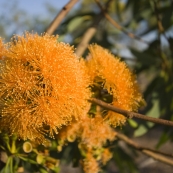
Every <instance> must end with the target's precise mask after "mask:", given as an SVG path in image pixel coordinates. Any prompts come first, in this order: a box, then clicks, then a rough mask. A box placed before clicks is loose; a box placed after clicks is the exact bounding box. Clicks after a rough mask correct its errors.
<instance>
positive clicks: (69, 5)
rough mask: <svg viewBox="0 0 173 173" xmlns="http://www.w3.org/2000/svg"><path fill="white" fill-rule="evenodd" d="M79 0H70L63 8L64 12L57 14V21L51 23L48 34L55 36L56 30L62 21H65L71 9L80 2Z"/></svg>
mask: <svg viewBox="0 0 173 173" xmlns="http://www.w3.org/2000/svg"><path fill="white" fill-rule="evenodd" d="M78 1H79V0H70V1H69V2H68V3H67V4H66V5H65V6H64V7H63V8H62V10H61V11H60V12H59V13H58V14H57V16H56V17H55V19H54V20H53V21H52V22H51V24H50V25H49V27H48V28H47V29H46V31H45V32H46V33H48V34H50V35H51V34H53V33H54V31H55V30H56V28H57V27H58V26H59V24H60V23H61V21H62V20H63V19H64V17H65V16H66V14H67V13H68V12H69V11H70V9H71V8H72V7H73V6H74V5H75V4H76V3H77V2H78Z"/></svg>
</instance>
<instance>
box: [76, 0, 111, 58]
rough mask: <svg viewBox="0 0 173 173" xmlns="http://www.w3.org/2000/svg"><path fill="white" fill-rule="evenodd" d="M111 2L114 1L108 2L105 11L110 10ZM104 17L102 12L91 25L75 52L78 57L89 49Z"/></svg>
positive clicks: (109, 0)
mask: <svg viewBox="0 0 173 173" xmlns="http://www.w3.org/2000/svg"><path fill="white" fill-rule="evenodd" d="M111 1H112V0H108V1H107V3H106V5H105V8H104V10H105V11H107V10H108V7H109V5H110V2H111ZM103 17H104V15H103V13H102V12H100V14H98V16H97V17H96V19H95V20H94V21H93V23H92V24H91V26H90V27H89V28H88V29H87V31H86V32H85V34H84V36H83V37H82V40H81V42H80V43H79V44H78V46H77V48H76V51H75V53H76V55H78V56H79V57H80V56H82V55H83V53H84V52H85V50H86V48H87V47H88V43H89V42H90V40H91V39H92V37H93V36H94V35H95V33H96V31H97V27H98V24H99V23H100V21H101V19H102V18H103Z"/></svg>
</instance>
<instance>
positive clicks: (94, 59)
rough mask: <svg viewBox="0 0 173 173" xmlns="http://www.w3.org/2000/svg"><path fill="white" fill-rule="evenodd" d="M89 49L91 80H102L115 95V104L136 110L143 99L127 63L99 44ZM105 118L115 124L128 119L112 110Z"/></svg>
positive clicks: (106, 87) (87, 63) (104, 86)
mask: <svg viewBox="0 0 173 173" xmlns="http://www.w3.org/2000/svg"><path fill="white" fill-rule="evenodd" d="M89 50H90V55H89V57H88V61H87V62H86V65H87V67H88V73H89V75H90V76H91V81H94V82H95V83H97V82H100V81H102V84H103V88H105V89H107V91H108V92H109V94H111V95H112V96H113V102H112V104H113V105H114V106H117V107H119V108H122V109H125V110H128V111H136V110H137V109H138V108H139V106H140V103H141V102H143V99H142V96H141V94H140V92H139V88H138V85H137V83H136V78H135V76H134V75H133V74H132V72H131V71H130V69H129V68H128V67H127V65H126V64H125V63H124V62H121V61H120V59H119V58H116V57H114V56H113V55H112V54H111V53H109V51H108V50H106V49H103V48H102V47H100V46H98V45H91V46H90V47H89ZM98 79H99V81H97V80H98ZM105 119H107V120H109V122H110V124H112V125H114V126H117V125H121V124H124V123H125V121H126V118H125V117H124V116H123V115H120V114H117V113H113V112H110V111H109V113H108V115H107V116H106V117H105Z"/></svg>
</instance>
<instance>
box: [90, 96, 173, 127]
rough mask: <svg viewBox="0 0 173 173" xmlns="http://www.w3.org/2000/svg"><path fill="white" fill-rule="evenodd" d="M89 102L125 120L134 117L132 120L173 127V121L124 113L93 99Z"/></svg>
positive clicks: (124, 111)
mask: <svg viewBox="0 0 173 173" xmlns="http://www.w3.org/2000/svg"><path fill="white" fill-rule="evenodd" d="M89 101H90V102H92V103H95V104H97V105H100V106H102V107H104V108H105V109H108V110H111V111H113V112H117V113H119V114H122V115H124V116H125V117H127V118H133V117H134V118H138V119H142V120H145V121H150V122H153V123H158V124H163V125H166V126H173V121H168V120H164V119H159V118H153V117H149V116H146V115H143V114H139V113H135V112H130V111H126V110H123V109H120V108H117V107H115V106H112V105H110V104H107V103H105V102H103V101H101V100H98V99H95V98H92V99H90V100H89Z"/></svg>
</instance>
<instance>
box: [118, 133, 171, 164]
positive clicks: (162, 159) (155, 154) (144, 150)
mask: <svg viewBox="0 0 173 173" xmlns="http://www.w3.org/2000/svg"><path fill="white" fill-rule="evenodd" d="M116 136H117V137H118V138H119V139H121V140H123V141H124V142H126V143H127V144H128V145H130V146H132V147H133V148H135V149H137V150H139V151H141V152H142V153H144V154H145V155H147V156H150V157H152V158H154V159H155V160H158V161H160V162H163V163H166V164H168V165H171V166H173V159H169V158H167V157H164V156H163V155H168V154H165V153H161V152H159V151H156V150H153V149H150V148H144V147H142V146H140V145H139V144H138V143H136V142H134V141H133V140H131V139H129V138H128V137H127V136H125V135H123V134H120V133H117V134H116Z"/></svg>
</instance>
